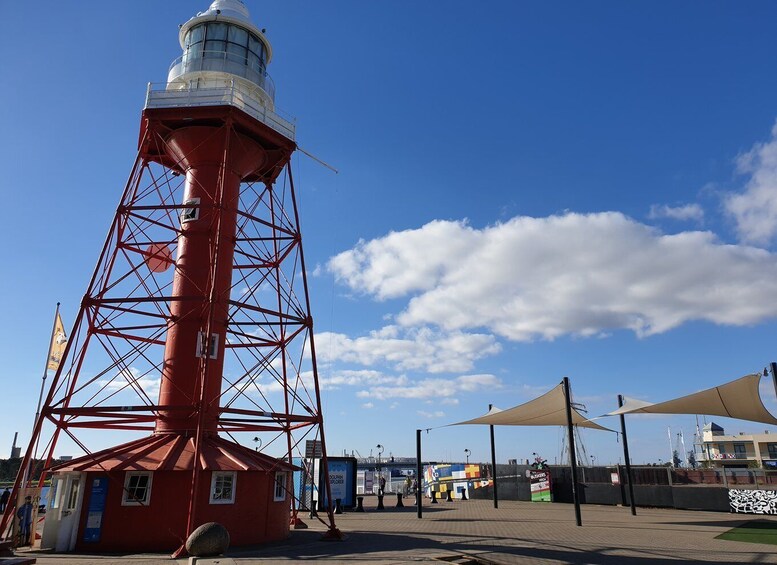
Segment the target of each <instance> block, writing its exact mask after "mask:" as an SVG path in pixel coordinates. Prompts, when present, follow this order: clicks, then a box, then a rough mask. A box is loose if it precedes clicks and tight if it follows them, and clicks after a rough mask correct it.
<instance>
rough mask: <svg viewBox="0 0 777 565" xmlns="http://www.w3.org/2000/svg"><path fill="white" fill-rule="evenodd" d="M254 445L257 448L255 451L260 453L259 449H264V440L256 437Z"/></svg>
mask: <svg viewBox="0 0 777 565" xmlns="http://www.w3.org/2000/svg"><path fill="white" fill-rule="evenodd" d="M254 443H255V444H256V447H255V448H254V451H259V448H260V447H262V440H261V438H260V437H259V436H254Z"/></svg>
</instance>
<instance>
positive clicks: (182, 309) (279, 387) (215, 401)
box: [0, 0, 338, 552]
mask: <svg viewBox="0 0 777 565" xmlns="http://www.w3.org/2000/svg"><path fill="white" fill-rule="evenodd" d="M179 39H180V43H181V47H182V48H183V54H182V56H181V57H179V58H178V59H176V60H175V61H174V62H173V64H172V66H171V67H170V70H169V74H168V78H167V82H166V83H164V84H163V85H149V88H148V92H147V97H146V105H145V108H144V110H143V115H142V119H141V127H140V137H139V150H138V155H137V158H136V160H135V164H134V166H133V168H132V172H131V174H130V178H129V180H128V182H127V185H126V187H125V189H124V192H123V194H122V197H121V202H120V203H119V206H118V208H117V211H116V214H115V216H114V220H113V223H112V225H111V228H110V230H109V233H108V237H107V240H106V243H105V246H104V247H103V250H102V253H101V254H100V258H99V260H98V263H97V267H96V268H95V271H94V274H93V276H92V279H91V281H90V283H89V286H88V289H87V291H86V294H85V296H84V298H83V301H82V304H81V308H80V310H79V314H78V316H77V319H76V322H75V324H74V327H73V329H72V331H71V332H70V335H71V338H70V341H69V342H68V345H67V349H66V350H65V353H64V356H63V360H62V362H61V364H60V366H59V369H58V370H57V372H56V374H55V375H54V377H53V379H52V381H51V386H50V388H49V392H48V394H47V396H46V399H45V402H44V405H43V408H42V409H41V417H40V418H39V419H38V422H37V423H36V426H35V432H34V435H33V438H32V439H31V441H30V444H29V447H28V449H27V451H26V454H25V457H24V460H23V464H22V468H23V469H24V468H26V467H27V464H28V463H30V462H32V461H33V460H35V458H36V457H37V454H36V452H35V449H37V447H36V446H41V447H42V448H43V449H45V453H44V454H43V457H42V459H41V460H40V462H39V463H40V464H39V465H38V466H37V468H36V466H35V465H33V467H32V473H31V475H30V478H35V479H36V480H37V481H38V485H39V486H42V484H43V480H44V479H45V477H46V475H47V474H48V473H52V474H51V480H52V488H51V489H50V502H51V510H50V511H49V512H47V516H46V526H45V528H44V532H43V539H42V542H41V545H42V547H47V548H53V549H55V550H63V551H67V550H74V549H75V550H78V551H84V552H89V551H97V552H100V551H127V550H131V551H136V552H137V551H160V550H168V549H169V550H174V549H176V548H178V552H180V548H181V545H182V542H183V541H184V540H185V539H186V538H187V536H188V535H189V534H190V533H191V531H193V530H194V529H195V528H196V527H197V526H199V525H201V524H203V523H205V522H210V521H215V522H220V523H222V524H223V525H224V526H226V527H227V529H228V530H229V532H230V536H231V539H232V543H233V544H234V545H246V544H256V543H261V542H264V541H269V540H276V539H280V538H283V537H285V536H287V535H288V534H289V528H290V524H297V523H298V522H299V519H298V517H297V513H298V511H299V510H300V508H304V507H306V506H307V505H308V504H309V502H310V501H307V500H304V499H303V498H301V497H300V495H301V493H299V492H295V490H294V487H293V485H292V474H293V473H294V472H295V471H297V470H298V467H296V466H295V461H296V460H297V458H300V459H302V458H303V457H304V455H303V453H304V449H305V447H306V446H305V442H307V441H312V442H314V444H313V445H316V446H317V449H315V450H313V451H314V452H315V451H317V450H318V448H320V449H321V450H322V451H323V459H324V461H323V463H324V464H323V470H324V475H325V488H328V479H326V473H327V465H326V443H325V438H324V430H323V416H322V414H321V399H320V394H319V386H318V373H317V368H316V358H315V344H314V340H313V326H312V317H311V315H310V301H309V296H308V289H307V281H306V278H305V277H306V274H305V262H304V256H303V253H302V246H301V236H300V230H299V225H298V212H297V207H296V197H295V192H294V183H293V179H292V176H291V168H290V159H291V155H292V153H293V152H294V150H295V149H296V144H295V142H294V133H295V129H294V124H293V122H292V121H290V120H289V119H287V118H284V117H282V116H281V115H280V114H279V113H278V112H277V111H276V109H275V106H274V94H275V93H274V86H273V84H272V81H271V80H270V78H269V76H268V75H267V72H266V65H267V64H268V63H269V61H270V59H271V56H272V50H271V47H270V43H269V41H268V40H267V38H266V37H265V36H264V33H263V31H260V30H259V29H258V28H257V27H256V26H255V25H254V24H253V23H252V22H251V20H250V17H249V14H248V10H247V9H246V7H245V5H244V4H243V2H242V1H241V0H216V1H215V2H213V3H212V4H211V6H210V8H209V9H208V10H207V11H205V12H202V13H199V14H197V16H196V17H194V18H192V19H190V20H189V21H188V22H186V23H185V24H184V25H183V26H181V28H180V33H179ZM95 429H100V430H110V431H112V432H118V431H129V432H134V436H133V439H131V440H130V441H128V442H126V443H122V444H120V445H114V446H113V447H109V448H106V449H101V447H103V446H105V445H110V442H111V441H115V440H112V439H111V440H110V441H103V442H102V443H101V444H97V445H94V443H93V442H94V441H95V440H94V439H93V438H94V436H93V435H92V434H86V435H83V432H84V430H95ZM138 432H142V433H141V436H140V437H138ZM246 436H247V437H246ZM238 437H242V438H243V439H247V440H248V441H254V442H256V443H255V444H254V445H255V448H253V447H254V446H252V447H248V446H244V445H241V444H240V443H239V442H238V441H236V438H238ZM111 438H112V436H111ZM62 441H65V442H67V443H68V445H69V446H70V448H80V449H82V450H83V452H84V455H83V456H81V457H78V458H76V459H73V460H70V461H68V462H66V463H63V464H61V465H59V466H55V461H54V459H55V449H57V446H58V445H60V444H61V442H62ZM260 446H261V447H262V448H263V450H264V451H260V449H259V447H260ZM70 448H69V449H70ZM22 479H23V475H22V474H20V475H19V477H17V481H16V485H15V487H14V493H15V494H17V493H21V492H22V489H27V490H29V489H31V488H32V489H33V490H34V488H33V485H31V484H29V483H28V484H22ZM325 498H326V499H327V500H331V496H328V495H327V496H326V497H325ZM9 507H10V505H9ZM11 516H12V515H11V513H10V512H8V511H7V512H6V513H5V514H4V516H3V520H2V523H0V531H5V530H4V528H5V527H6V526H7V524H8V523H9V521H10V519H11ZM326 521H327V524H328V527H329V533H330V534H331V535H337V533H338V532H337V529H336V528H335V524H334V516H333V512H332V509H331V508H328V509H327V513H326Z"/></svg>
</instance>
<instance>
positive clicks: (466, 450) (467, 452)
mask: <svg viewBox="0 0 777 565" xmlns="http://www.w3.org/2000/svg"><path fill="white" fill-rule="evenodd" d="M471 453H472V452H471V451H470V450H469V449H465V450H464V455H466V456H467V465H469V456H470V454H471Z"/></svg>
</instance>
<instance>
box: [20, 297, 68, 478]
mask: <svg viewBox="0 0 777 565" xmlns="http://www.w3.org/2000/svg"><path fill="white" fill-rule="evenodd" d="M58 317H59V302H57V309H56V310H55V312H54V323H53V324H52V325H51V336H50V337H49V351H48V353H46V364H45V365H43V377H42V378H41V381H40V394H39V395H38V406H37V407H36V408H35V420H34V421H33V422H32V433H33V435H34V434H35V427H36V426H37V425H38V418H40V405H41V404H42V403H43V390H44V389H45V388H46V377H47V376H48V370H49V362H50V361H51V348H52V347H53V345H54V332H56V331H57V318H58ZM33 439H35V438H33V437H30V441H32V440H33ZM31 467H32V457H30V459H29V461H27V468H26V469H25V470H24V478H23V479H22V485H23V486H25V487H26V486H27V480H28V479H29V478H30V468H31Z"/></svg>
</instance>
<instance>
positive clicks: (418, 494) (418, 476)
mask: <svg viewBox="0 0 777 565" xmlns="http://www.w3.org/2000/svg"><path fill="white" fill-rule="evenodd" d="M422 467H423V466H422V465H421V430H416V431H415V484H416V489H415V505H416V512H417V514H418V517H419V518H422V517H423V513H424V511H423V507H422V505H421V502H422V501H423V499H424V497H423V494H422V492H423V488H422V487H423V484H424V483H423V475H422V473H423V468H422Z"/></svg>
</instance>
